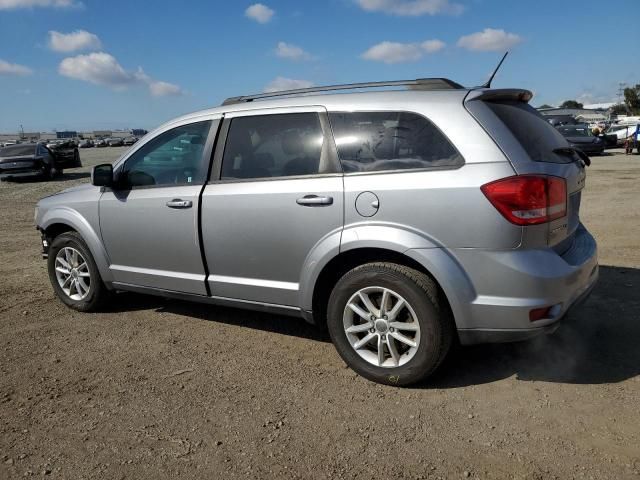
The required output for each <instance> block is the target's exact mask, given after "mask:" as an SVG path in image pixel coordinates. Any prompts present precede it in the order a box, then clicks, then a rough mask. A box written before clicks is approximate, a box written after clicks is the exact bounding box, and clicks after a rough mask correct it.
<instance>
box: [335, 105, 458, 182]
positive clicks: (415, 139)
mask: <svg viewBox="0 0 640 480" xmlns="http://www.w3.org/2000/svg"><path fill="white" fill-rule="evenodd" d="M329 119H330V121H331V127H332V128H333V134H334V136H335V140H336V145H337V147H338V155H339V157H340V162H341V163H342V169H343V170H344V172H345V173H349V172H375V171H380V170H404V169H411V168H432V167H452V166H460V165H462V164H463V163H464V160H463V158H462V156H461V155H460V154H459V153H458V151H457V150H456V149H455V147H454V146H453V145H451V143H450V142H449V140H447V139H446V138H445V136H444V135H443V134H442V132H440V131H439V130H438V129H437V128H436V127H435V126H434V125H433V124H432V123H431V122H430V121H429V120H427V119H426V118H424V117H423V116H421V115H417V114H415V113H406V112H354V113H343V112H336V113H330V114H329Z"/></svg>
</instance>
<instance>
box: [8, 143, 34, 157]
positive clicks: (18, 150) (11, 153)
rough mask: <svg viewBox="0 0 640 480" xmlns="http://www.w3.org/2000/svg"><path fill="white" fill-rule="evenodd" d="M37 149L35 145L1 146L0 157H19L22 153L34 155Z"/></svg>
mask: <svg viewBox="0 0 640 480" xmlns="http://www.w3.org/2000/svg"><path fill="white" fill-rule="evenodd" d="M35 151H36V146H35V145H12V146H10V147H4V148H0V157H18V156H21V155H33V153H34V152H35Z"/></svg>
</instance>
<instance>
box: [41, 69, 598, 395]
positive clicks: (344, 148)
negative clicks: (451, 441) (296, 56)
mask: <svg viewBox="0 0 640 480" xmlns="http://www.w3.org/2000/svg"><path fill="white" fill-rule="evenodd" d="M398 85H401V86H402V88H406V90H399V89H398ZM371 86H372V84H370V83H367V84H362V85H350V86H349V87H348V88H351V89H354V88H369V89H370V88H371ZM375 86H378V87H389V86H395V87H396V91H389V90H388V89H387V90H383V91H375V92H374V91H369V92H364V93H346V94H345V93H343V94H337V95H336V94H330V93H328V92H329V91H331V90H332V89H333V90H340V87H342V88H344V86H332V87H314V88H311V89H302V90H298V91H288V92H287V91H285V92H279V93H266V94H258V95H250V96H246V97H236V98H231V99H228V100H227V101H225V102H224V104H223V105H222V106H220V107H218V108H213V109H210V110H206V111H201V112H197V113H194V114H190V115H185V116H182V117H180V118H178V119H175V120H172V121H171V122H169V123H167V124H165V125H163V126H161V127H159V128H158V129H157V130H155V131H154V132H152V133H150V134H148V135H147V136H146V137H145V139H144V140H141V141H140V142H139V143H138V144H136V145H135V146H134V147H133V148H131V149H129V150H128V151H127V152H126V153H125V154H124V155H123V156H122V158H120V159H119V160H118V161H117V162H116V163H115V164H114V165H111V164H103V165H98V166H95V167H94V168H93V171H92V177H91V178H92V181H91V184H86V185H82V186H79V187H74V188H73V189H71V190H67V191H64V192H61V193H59V194H57V195H52V196H50V197H46V198H44V199H42V200H40V202H39V203H38V205H37V209H36V219H35V222H36V225H37V227H38V229H39V230H40V232H41V234H42V247H43V253H44V255H45V257H46V258H48V270H49V279H50V281H51V285H52V288H53V290H54V291H55V293H56V295H57V296H58V297H59V298H60V300H61V301H62V302H64V303H65V304H66V305H67V306H69V307H71V308H74V309H76V310H79V311H91V310H95V309H97V308H99V305H100V304H101V303H102V302H104V301H105V300H106V299H107V298H108V296H109V295H108V293H109V291H120V290H129V291H134V292H145V293H151V294H156V295H160V296H168V297H175V298H182V299H188V300H194V301H201V302H205V303H210V304H218V305H226V306H236V307H242V308H253V309H257V310H265V311H271V312H276V313H278V314H282V315H291V316H297V317H302V318H304V319H306V320H307V321H309V322H312V323H317V324H320V325H324V326H326V327H327V328H328V331H329V334H330V336H331V339H332V341H333V343H334V345H335V346H336V349H337V351H338V352H339V354H340V355H341V356H342V358H343V360H344V361H345V362H346V363H347V365H349V366H350V367H351V368H353V369H354V370H355V371H356V372H358V373H359V374H361V375H363V376H365V377H366V378H369V379H371V380H374V381H377V382H381V383H387V384H391V385H408V384H411V383H415V382H417V381H420V380H422V379H424V378H425V377H427V376H429V375H430V374H431V373H433V372H434V371H435V370H436V369H437V368H438V366H439V365H440V364H441V363H442V361H443V360H444V358H445V356H446V355H447V352H448V351H449V349H450V347H451V345H452V344H453V343H454V341H456V340H459V341H460V342H461V343H463V344H473V343H484V342H499V341H518V340H523V339H526V338H530V337H532V336H535V335H539V334H543V333H550V332H552V331H554V330H555V329H556V328H557V327H558V326H559V324H560V321H561V320H562V319H563V318H564V317H565V316H566V315H567V312H569V311H570V310H571V309H572V308H573V307H575V305H577V304H578V303H579V302H580V301H582V300H584V299H585V298H586V297H587V296H588V295H589V293H590V292H591V290H592V288H593V287H594V285H595V283H596V280H597V278H598V262H597V247H596V242H595V240H594V239H593V237H592V236H591V235H590V233H589V232H588V231H587V229H586V228H585V227H584V226H583V225H582V224H581V222H580V216H579V208H580V199H581V195H582V189H583V187H584V185H585V178H586V172H585V168H586V165H588V164H589V163H590V160H589V158H588V157H587V156H586V155H584V154H583V153H582V152H580V151H577V150H575V149H573V148H571V147H570V145H569V144H568V143H567V141H566V140H565V139H564V138H563V137H562V135H561V134H560V133H559V132H558V131H557V130H556V129H554V128H553V127H552V126H551V125H549V123H548V122H547V121H546V120H545V119H544V118H543V117H541V116H540V114H539V113H538V112H537V111H536V110H535V109H533V108H532V107H531V106H530V105H529V104H528V102H529V100H530V99H531V96H532V94H531V92H529V91H527V90H522V89H490V88H471V89H469V88H465V87H462V86H461V85H459V84H457V83H455V82H452V81H451V80H446V79H420V80H414V81H410V82H395V83H393V84H389V83H384V82H380V83H378V84H375ZM412 87H417V88H416V89H413V88H412ZM312 93H317V95H310V94H312ZM281 96H285V97H284V98H280V97H281ZM113 301H114V300H113V299H112V300H110V303H111V304H113ZM282 361H287V359H284V358H283V359H282Z"/></svg>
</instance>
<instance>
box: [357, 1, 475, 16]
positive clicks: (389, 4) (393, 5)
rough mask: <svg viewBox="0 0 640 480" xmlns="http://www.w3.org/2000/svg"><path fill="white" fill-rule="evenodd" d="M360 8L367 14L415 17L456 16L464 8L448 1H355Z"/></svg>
mask: <svg viewBox="0 0 640 480" xmlns="http://www.w3.org/2000/svg"><path fill="white" fill-rule="evenodd" d="M356 2H357V3H358V5H360V8H362V9H363V10H366V11H368V12H383V13H387V14H389V15H401V16H411V17H417V16H420V15H437V14H440V13H445V14H450V15H458V14H460V13H462V12H463V11H464V7H463V6H462V5H460V4H458V3H451V2H450V0H356Z"/></svg>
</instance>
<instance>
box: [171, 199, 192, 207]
mask: <svg viewBox="0 0 640 480" xmlns="http://www.w3.org/2000/svg"><path fill="white" fill-rule="evenodd" d="M192 206H193V202H192V201H191V200H182V199H180V198H174V199H173V200H169V201H168V202H167V207H169V208H191V207H192Z"/></svg>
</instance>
